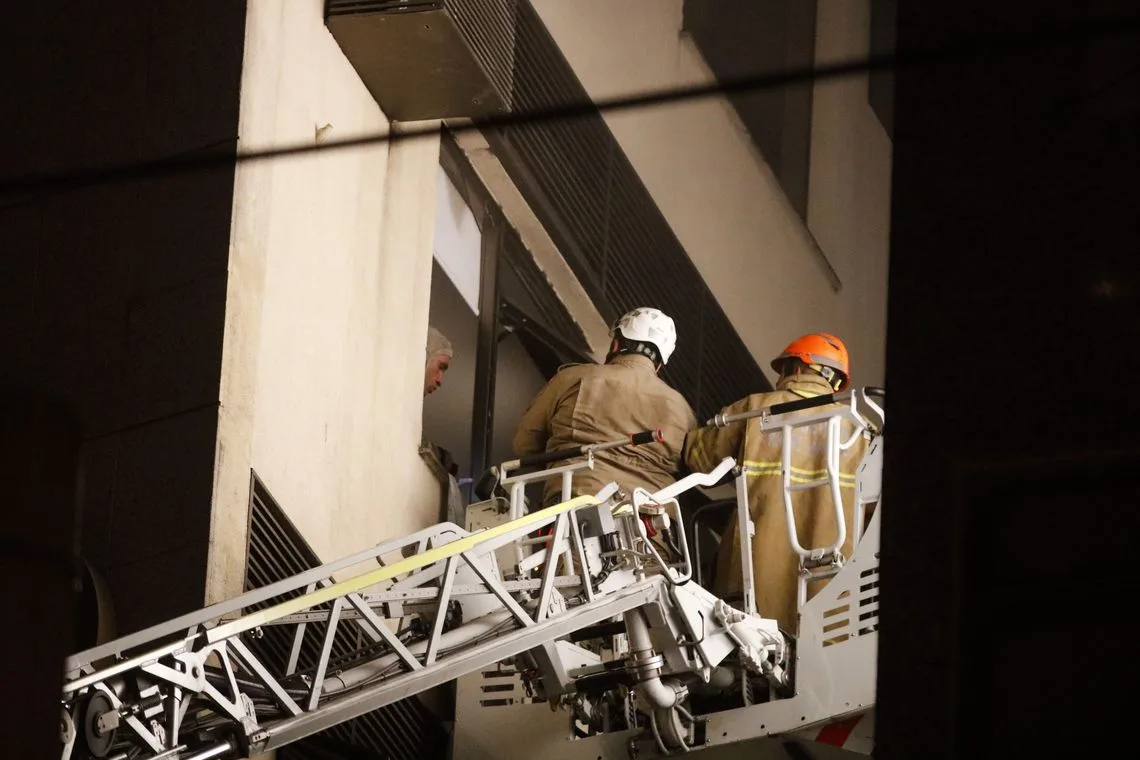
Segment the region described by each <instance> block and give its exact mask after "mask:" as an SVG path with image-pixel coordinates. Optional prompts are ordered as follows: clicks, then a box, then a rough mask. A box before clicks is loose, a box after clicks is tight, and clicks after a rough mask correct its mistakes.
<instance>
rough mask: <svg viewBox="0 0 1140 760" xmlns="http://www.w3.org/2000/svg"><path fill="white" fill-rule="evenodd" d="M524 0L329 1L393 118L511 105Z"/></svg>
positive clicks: (481, 113)
mask: <svg viewBox="0 0 1140 760" xmlns="http://www.w3.org/2000/svg"><path fill="white" fill-rule="evenodd" d="M517 3H518V0H403V1H402V2H401V0H326V4H325V24H326V26H328V29H329V31H330V32H331V33H332V36H333V38H335V39H336V41H337V44H338V45H340V48H341V50H343V51H344V54H345V55H346V56H347V57H348V60H349V61H350V62H351V63H352V66H353V68H355V69H356V71H357V73H358V74H359V75H360V78H361V80H363V82H364V85H365V87H367V88H368V91H369V92H370V93H372V97H374V98H375V99H376V102H377V103H379V104H380V108H381V109H382V110H383V111H384V113H385V115H386V116H387V117H388V118H389V119H391V120H392V121H420V120H425V119H450V118H463V117H467V118H479V117H487V116H492V115H496V114H503V113H506V112H508V111H509V110H510V108H511V98H510V94H511V83H512V80H513V69H514V45H515V8H516V7H517Z"/></svg>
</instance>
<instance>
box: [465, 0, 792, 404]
mask: <svg viewBox="0 0 1140 760" xmlns="http://www.w3.org/2000/svg"><path fill="white" fill-rule="evenodd" d="M514 15H515V17H516V19H517V24H516V28H515V37H514V39H515V51H514V81H513V87H512V104H513V109H514V110H515V111H516V112H526V111H528V110H538V109H546V108H552V107H557V106H563V105H567V104H571V103H581V102H584V101H586V100H587V99H588V95H587V93H586V91H585V88H583V87H582V85H581V83H580V82H579V81H578V79H577V77H576V76H575V74H574V72H573V70H572V69H571V68H570V65H569V63H567V61H566V59H565V58H564V57H563V55H562V53H561V52H560V51H559V49H558V46H557V45H556V44H555V42H554V40H553V39H552V38H551V36H550V34H549V32H548V31H547V30H546V27H545V26H544V25H543V23H542V21H541V19H540V18H539V17H538V14H537V13H536V11H535V10H534V8H533V7H532V6H531V5H530V3H529V2H525V0H524V1H523V2H518V3H517V5H516V7H515V9H514ZM486 136H487V140H488V142H489V143H490V144H491V146H492V148H493V149H494V151H495V153H496V155H497V156H498V157H499V159H500V160H501V161H502V163H503V165H504V166H505V167H506V169H507V171H508V173H509V174H510V175H511V178H512V179H513V180H514V182H515V183H516V184H517V185H518V187H519V189H520V191H521V192H522V194H523V195H524V197H525V198H526V199H527V201H528V202H529V203H530V205H531V207H532V208H533V209H534V211H535V213H536V214H537V215H538V217H539V219H540V220H541V221H542V223H543V225H544V226H545V227H546V229H547V231H548V232H549V233H550V235H551V237H552V238H553V239H554V241H555V242H556V244H557V245H558V247H559V249H560V250H561V251H562V252H563V254H564V255H565V256H566V258H567V261H568V263H569V264H570V266H571V268H572V269H573V270H574V272H575V274H576V275H577V276H578V278H579V279H580V280H581V281H582V284H583V286H584V287H585V288H586V289H587V292H589V293H590V295H591V297H592V298H593V300H594V303H595V305H596V306H597V307H598V310H599V311H600V312H601V313H602V316H603V317H605V318H606V319H607V320H610V321H612V320H614V319H616V318H617V317H618V316H619V315H620V314H621V313H622V312H623V311H625V310H626V309H629V308H633V307H635V306H643V305H645V306H657V307H659V308H661V309H663V310H664V311H666V312H667V313H669V314H671V315H673V316H674V318H675V319H676V321H677V331H678V338H679V339H678V349H677V355H676V356H677V358H676V360H675V361H673V362H670V364H669V365H668V366H667V367H666V368H665V370H664V371H663V372H662V376H663V377H664V378H665V379H666V380H667V381H668V382H670V383H671V384H672V385H673V386H674V387H676V388H677V389H678V390H679V391H680V392H681V393H683V394H684V395H685V397H686V398H687V399H688V400H689V402H690V403H691V404H692V405H693V407H694V409H695V410H696V411H697V414H698V415H699V416H700V417H701V418H702V419H704V418H707V417H708V416H710V415H711V414H713V413H715V412H716V411H717V410H718V409H719V408H720V407H721V406H723V405H725V404H727V403H730V402H732V401H735V400H736V399H738V398H740V397H742V396H745V395H747V394H749V393H756V392H760V391H765V390H770V389H771V384H770V383H769V382H768V379H767V378H766V377H765V375H764V373H763V372H762V371H761V369H760V367H759V366H758V365H757V364H756V361H755V360H754V359H753V358H752V355H751V354H750V353H749V351H748V349H747V348H746V347H745V346H744V343H743V342H742V341H741V340H740V337H739V335H737V333H736V331H735V330H734V329H733V327H732V325H731V323H730V322H729V321H728V318H727V317H726V316H725V314H724V312H723V311H722V310H721V308H720V306H719V304H717V302H716V299H715V297H714V296H713V294H712V293H711V292H710V291H709V289H708V287H707V286H706V285H705V283H704V280H703V278H702V277H701V275H700V273H699V272H698V270H697V269H696V267H695V266H694V265H693V263H692V261H691V260H690V259H689V256H688V254H687V253H686V251H685V249H684V247H683V246H682V245H681V243H680V241H678V240H677V238H676V236H675V235H674V234H673V231H672V229H671V228H670V227H669V223H668V222H667V221H666V219H665V217H664V216H663V215H662V214H661V211H660V210H659V209H658V208H657V205H656V203H655V202H654V201H653V199H652V197H651V196H650V195H649V192H648V190H646V188H645V186H644V184H643V183H642V182H641V179H640V177H638V175H637V172H636V170H634V168H633V167H632V166H631V165H630V163H629V161H628V159H627V158H626V156H625V153H624V152H623V151H622V150H621V148H620V146H619V145H618V143H617V140H616V138H614V136H613V133H612V132H610V130H609V127H607V126H606V124H605V121H604V120H603V119H602V117H601V115H600V114H598V113H596V112H595V113H594V114H591V115H589V116H585V117H580V118H575V119H567V120H561V121H550V122H541V123H532V124H523V125H518V126H511V127H507V128H503V129H496V130H487V135H486Z"/></svg>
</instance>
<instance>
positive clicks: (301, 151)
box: [0, 15, 1140, 202]
mask: <svg viewBox="0 0 1140 760" xmlns="http://www.w3.org/2000/svg"><path fill="white" fill-rule="evenodd" d="M1137 28H1140V16H1135V15H1132V16H1117V17H1109V18H1102V19H1097V20H1095V21H1091V22H1086V23H1072V22H1061V21H1059V22H1057V23H1055V24H1052V25H1049V26H1043V27H1039V28H1034V29H1028V30H1023V31H1022V32H1021V33H1020V34H1017V35H1014V36H1007V37H993V38H990V39H971V40H966V41H959V42H957V43H954V44H948V45H944V46H942V47H940V48H937V49H931V50H925V51H910V52H899V53H894V54H890V55H878V56H870V57H867V58H860V59H858V60H852V61H844V62H841V63H833V64H827V65H824V66H818V67H808V68H799V69H792V70H788V71H783V72H776V73H771V74H761V75H752V76H744V77H736V78H728V79H724V80H721V81H717V82H713V83H709V84H700V85H691V86H686V87H678V88H672V89H665V90H654V91H650V92H644V93H640V94H635V95H625V96H617V97H612V98H603V99H600V100H596V101H589V100H588V101H585V102H578V103H570V104H566V105H559V106H553V107H550V108H543V109H539V110H533V111H524V112H517V113H507V114H503V115H495V116H488V117H484V118H478V119H471V120H466V121H464V122H463V123H448V124H447V127H446V128H447V129H448V130H449V131H451V132H453V133H460V132H467V131H473V130H483V129H501V128H505V127H517V126H523V125H528V124H538V123H542V122H547V121H559V120H568V119H575V118H581V117H586V116H593V115H595V114H597V113H599V112H612V111H626V110H634V109H639V108H647V107H652V106H660V105H666V104H669V103H677V102H681V101H689V100H695V99H699V98H704V97H712V96H716V95H733V94H739V93H747V92H757V91H760V90H767V89H776V88H779V87H787V86H789V85H794V84H802V83H805V82H814V81H820V80H825V79H835V78H839V77H844V76H851V75H853V74H861V73H866V72H872V71H886V70H898V69H901V68H910V67H915V66H931V65H934V64H939V63H945V62H947V61H950V60H954V59H962V58H973V57H978V56H981V55H1007V54H1011V53H1015V52H1020V51H1024V50H1027V49H1030V48H1037V47H1043V46H1049V45H1056V44H1073V43H1078V42H1084V41H1087V40H1090V39H1093V38H1096V37H1110V36H1119V35H1122V34H1126V33H1129V32H1134V31H1136V29H1137ZM441 129H443V127H442V126H441V125H439V124H436V125H433V126H429V127H419V128H409V129H406V130H404V129H399V128H393V129H391V130H389V131H385V132H381V133H375V134H371V135H364V136H360V137H354V138H347V139H344V140H332V141H329V142H326V143H323V144H320V145H314V144H312V143H304V144H297V145H291V146H283V147H278V148H267V149H264V150H256V151H248V152H245V153H238V154H236V155H235V154H232V153H229V152H228V150H226V149H224V148H223V149H221V150H217V151H215V152H211V153H208V154H202V153H201V152H197V153H193V154H184V155H181V156H176V157H169V158H164V159H157V160H151V161H141V162H132V163H124V164H115V165H110V166H103V167H96V168H92V169H78V170H63V171H56V172H44V173H39V174H29V175H24V176H20V177H13V178H6V179H3V180H0V195H13V194H35V193H45V192H60V191H63V190H70V189H75V188H79V187H86V186H91V185H102V184H110V183H116V182H124V181H130V180H140V179H152V178H155V177H165V176H170V175H173V174H180V173H183V172H189V171H195V170H203V169H218V168H223V167H230V166H234V165H236V164H240V163H249V162H254V161H262V160H267V159H276V158H287V157H292V156H300V155H306V154H309V153H316V152H332V151H336V150H342V149H345V148H355V147H362V146H367V145H379V144H382V143H396V142H401V141H404V140H413V139H416V138H419V137H427V136H431V135H435V134H438V133H439V132H440V130H441ZM21 200H27V199H21ZM17 202H19V201H17Z"/></svg>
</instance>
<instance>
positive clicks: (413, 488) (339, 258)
mask: <svg viewBox="0 0 1140 760" xmlns="http://www.w3.org/2000/svg"><path fill="white" fill-rule="evenodd" d="M388 126H389V124H388V121H387V119H386V118H385V116H384V114H383V113H382V111H381V110H380V108H379V106H378V105H377V104H376V102H375V100H374V99H373V98H372V97H371V95H370V94H369V93H368V92H367V90H366V89H365V88H364V85H363V84H362V83H361V81H360V79H359V77H358V76H357V74H356V72H355V71H354V70H353V69H352V67H351V65H350V64H349V62H348V60H347V59H346V58H345V56H344V54H343V53H342V52H341V50H340V48H339V47H338V46H337V44H336V42H335V41H334V40H333V38H332V36H331V35H330V34H329V32H328V30H327V28H326V27H325V25H324V23H323V20H322V2H321V1H320V0H290V2H287V3H281V2H267V1H263V0H253V1H251V2H250V3H249V14H248V22H247V28H246V53H245V68H244V71H243V80H242V102H241V117H240V149H241V150H255V149H258V148H263V147H267V146H271V145H282V144H304V143H310V144H311V143H315V142H320V141H322V140H326V139H343V138H346V137H352V136H355V135H361V134H367V133H375V132H378V131H383V130H385V129H387V128H388ZM438 151H439V145H438V138H434V137H433V138H428V139H416V140H406V141H401V142H399V143H393V144H391V145H388V144H378V145H375V146H366V147H361V148H353V149H348V150H337V151H335V152H329V153H316V154H310V155H306V156H301V157H291V158H285V159H281V160H272V161H266V162H257V163H249V164H244V165H242V166H240V168H239V169H238V172H237V176H236V179H235V192H234V222H233V229H232V237H231V254H230V288H229V293H228V294H227V314H226V340H225V349H224V352H223V371H222V392H221V399H222V404H221V406H222V412H221V421H220V424H219V434H218V469H217V473H216V480H215V491H214V517H213V525H212V532H211V561H210V580H209V591H210V596H211V597H213V598H218V597H224V596H228V595H231V594H233V593H237V592H238V591H240V584H241V578H242V571H243V568H244V561H245V523H246V519H247V511H248V507H247V503H248V498H249V483H248V479H249V470H250V468H251V467H252V468H253V469H254V470H255V471H256V472H257V474H258V476H259V477H260V478H261V479H262V480H263V481H264V482H265V483H266V485H267V487H268V488H269V490H270V492H271V493H272V494H273V496H274V497H275V498H276V499H277V500H278V501H279V502H280V504H281V505H282V507H283V508H284V509H285V511H286V513H287V514H288V515H289V517H290V518H291V519H292V520H293V522H294V523H295V524H296V525H297V527H298V529H299V530H300V531H301V533H302V534H303V535H304V536H305V538H306V540H307V541H308V542H309V543H310V544H311V545H312V546H313V548H314V550H316V552H317V553H318V555H320V556H321V557H322V559H326V560H331V559H335V558H336V557H338V556H341V555H344V554H346V553H349V552H352V551H356V550H358V549H361V548H364V547H367V546H370V545H373V544H375V543H378V542H379V541H381V540H383V539H385V538H389V537H393V536H397V535H401V534H404V533H408V532H411V531H413V530H416V529H418V528H420V527H423V526H424V525H427V524H430V523H432V522H435V519H436V516H437V510H438V499H439V489H438V486H437V485H436V483H435V481H434V480H432V478H431V475H430V473H429V471H428V470H427V468H426V466H425V465H424V464H423V462H422V461H421V460H420V458H419V455H418V444H419V440H420V410H421V409H422V378H423V355H424V339H425V336H426V331H427V315H428V298H429V290H430V278H431V261H432V249H431V241H432V230H433V225H434V213H435V177H436V171H437V165H438Z"/></svg>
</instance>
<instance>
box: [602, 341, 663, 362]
mask: <svg viewBox="0 0 1140 760" xmlns="http://www.w3.org/2000/svg"><path fill="white" fill-rule="evenodd" d="M617 343H618V347H617V350H616V351H610V353H609V354H608V355H607V356H606V361H607V362H608V361H609V360H611V359H613V358H614V357H615V356H619V355H621V354H635V355H638V356H644V357H645V358H647V359H649V360H650V361H651V362H653V366H655V367H661V366H662V363H661V355H660V354H659V353H657V349H656V348H654V347H653V346H652V345H650V344H649V343H642V342H641V341H636V340H629V339H628V338H617Z"/></svg>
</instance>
